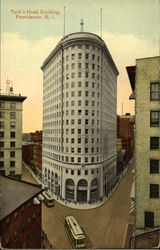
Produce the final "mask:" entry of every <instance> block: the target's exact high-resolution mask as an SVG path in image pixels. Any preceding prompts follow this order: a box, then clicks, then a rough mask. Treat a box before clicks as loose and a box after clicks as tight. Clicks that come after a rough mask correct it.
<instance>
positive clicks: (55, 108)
mask: <svg viewBox="0 0 160 250" xmlns="http://www.w3.org/2000/svg"><path fill="white" fill-rule="evenodd" d="M41 69H42V70H43V153H42V162H43V163H42V170H43V184H44V185H45V186H47V187H48V188H49V190H50V192H51V193H52V194H53V195H55V196H56V197H57V199H61V200H64V201H65V200H67V201H70V202H71V203H72V202H73V203H76V204H77V207H78V204H79V203H91V202H95V203H96V202H99V201H102V200H103V199H104V197H107V196H108V193H109V192H110V191H111V190H112V189H113V187H114V185H115V183H116V119H117V117H116V109H117V75H118V70H117V68H116V66H115V64H114V62H113V59H112V57H111V55H110V53H109V51H108V49H107V47H106V45H105V43H104V41H103V40H102V39H101V38H100V37H98V36H97V35H94V34H92V33H86V32H79V33H74V34H70V35H68V36H66V37H64V38H63V39H62V40H61V41H60V42H59V43H58V44H57V46H56V48H55V49H54V50H53V51H52V52H51V54H50V55H49V56H48V57H47V59H46V60H45V61H44V63H43V65H42V67H41Z"/></svg>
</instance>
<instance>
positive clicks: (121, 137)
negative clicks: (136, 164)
mask: <svg viewBox="0 0 160 250" xmlns="http://www.w3.org/2000/svg"><path fill="white" fill-rule="evenodd" d="M131 118H132V116H130V114H126V115H123V116H117V151H118V156H117V171H118V172H119V171H120V170H122V167H123V163H124V162H125V163H127V162H128V161H129V160H130V159H131V158H132V157H133V151H134V125H133V123H132V122H131Z"/></svg>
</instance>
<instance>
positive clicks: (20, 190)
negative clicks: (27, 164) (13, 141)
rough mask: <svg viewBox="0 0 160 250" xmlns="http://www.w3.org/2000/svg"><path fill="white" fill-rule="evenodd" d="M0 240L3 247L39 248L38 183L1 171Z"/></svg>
mask: <svg viewBox="0 0 160 250" xmlns="http://www.w3.org/2000/svg"><path fill="white" fill-rule="evenodd" d="M0 191H1V196H0V241H1V245H2V247H3V248H4V249H7V248H12V249H14V248H15V249H22V248H29V249H31V248H32V249H40V248H41V238H42V237H41V236H42V211H41V202H40V201H39V200H38V195H39V194H40V193H41V192H42V189H41V187H40V186H39V185H35V184H31V183H27V182H25V181H20V180H18V179H14V178H11V177H7V176H2V175H0Z"/></svg>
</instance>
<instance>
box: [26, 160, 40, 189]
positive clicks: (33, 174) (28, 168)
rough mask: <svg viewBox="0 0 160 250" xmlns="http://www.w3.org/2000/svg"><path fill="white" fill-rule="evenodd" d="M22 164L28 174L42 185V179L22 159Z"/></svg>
mask: <svg viewBox="0 0 160 250" xmlns="http://www.w3.org/2000/svg"><path fill="white" fill-rule="evenodd" d="M23 166H24V167H25V168H27V170H28V171H29V172H30V174H31V175H32V176H33V178H34V179H35V181H36V182H37V183H38V184H40V185H42V181H41V180H40V179H39V178H38V177H37V176H36V175H35V173H34V172H33V170H31V168H30V166H28V165H27V164H26V163H25V162H24V161H23Z"/></svg>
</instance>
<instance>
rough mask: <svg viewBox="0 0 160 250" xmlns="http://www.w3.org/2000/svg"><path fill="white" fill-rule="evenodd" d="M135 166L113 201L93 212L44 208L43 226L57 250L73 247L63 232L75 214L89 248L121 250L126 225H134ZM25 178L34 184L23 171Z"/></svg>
mask: <svg viewBox="0 0 160 250" xmlns="http://www.w3.org/2000/svg"><path fill="white" fill-rule="evenodd" d="M131 171H132V166H131V167H129V169H128V171H127V173H126V174H125V176H124V177H123V178H122V180H121V182H120V184H119V186H118V187H117V189H116V190H115V192H114V193H113V195H112V196H111V198H110V199H109V200H108V201H107V202H106V203H105V204H104V205H102V206H101V207H99V208H96V209H91V210H76V209H71V208H67V207H65V206H63V205H61V204H59V203H57V202H55V207H52V208H48V207H46V206H45V205H44V204H43V207H42V227H43V230H44V231H45V232H46V233H47V235H48V239H49V241H50V243H51V244H52V245H53V246H54V247H55V248H71V244H70V242H69V239H68V237H67V234H66V232H65V229H64V220H65V217H66V216H68V215H73V216H75V218H76V219H77V221H78V223H79V224H80V226H81V227H82V229H83V231H84V232H85V235H86V247H87V248H121V247H122V245H123V240H124V235H125V229H126V226H127V223H133V219H134V218H133V216H131V215H129V210H130V191H131V187H132V173H131ZM23 179H24V180H26V181H30V182H33V183H35V181H34V180H33V177H32V176H31V174H30V173H29V172H28V171H27V170H26V169H23Z"/></svg>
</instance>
